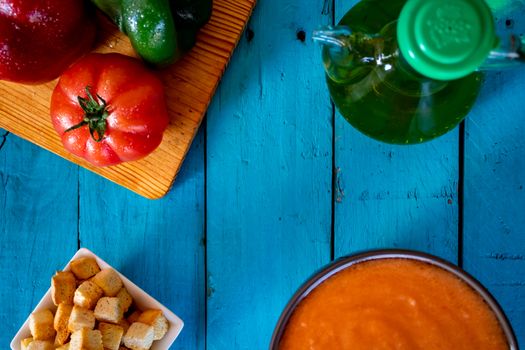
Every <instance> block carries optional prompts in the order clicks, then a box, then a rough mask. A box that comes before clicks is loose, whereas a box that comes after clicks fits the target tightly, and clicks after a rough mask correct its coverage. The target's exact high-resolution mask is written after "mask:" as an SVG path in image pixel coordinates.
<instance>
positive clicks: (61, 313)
mask: <svg viewBox="0 0 525 350" xmlns="http://www.w3.org/2000/svg"><path fill="white" fill-rule="evenodd" d="M71 311H73V305H69V304H65V303H61V304H59V305H58V308H57V312H56V313H55V320H54V323H53V326H54V328H55V331H56V332H57V335H56V337H55V345H64V344H65V342H66V341H67V339H68V338H69V329H68V323H69V316H70V315H71Z"/></svg>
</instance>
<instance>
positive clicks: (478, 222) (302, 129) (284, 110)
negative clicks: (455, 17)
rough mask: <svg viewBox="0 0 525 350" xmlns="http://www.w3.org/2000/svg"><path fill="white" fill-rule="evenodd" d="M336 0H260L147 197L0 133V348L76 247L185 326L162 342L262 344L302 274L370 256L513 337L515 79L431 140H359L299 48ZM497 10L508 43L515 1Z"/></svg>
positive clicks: (307, 50) (498, 81) (524, 130)
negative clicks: (476, 297)
mask: <svg viewBox="0 0 525 350" xmlns="http://www.w3.org/2000/svg"><path fill="white" fill-rule="evenodd" d="M504 2H505V1H500V0H498V1H495V0H493V3H494V4H495V6H500V5H501V4H502V3H504ZM353 3H355V1H352V0H345V1H336V2H332V1H326V2H323V1H321V0H319V1H314V2H308V3H306V2H304V1H302V0H286V1H283V0H261V1H260V3H259V4H258V5H257V6H258V7H257V8H256V10H255V13H254V15H253V18H252V19H251V21H250V23H249V26H248V29H247V31H246V33H245V35H244V37H243V39H242V41H241V43H240V45H239V47H238V49H237V50H236V53H235V55H234V57H233V59H232V62H231V64H230V66H229V68H228V71H227V72H226V75H225V77H224V79H223V81H222V83H221V85H220V87H219V90H218V91H217V94H216V96H215V98H214V101H213V104H212V106H211V107H210V109H209V111H208V115H207V119H206V120H205V123H204V124H203V126H202V127H201V130H200V132H199V134H198V136H197V137H196V139H195V142H194V144H193V147H192V149H191V151H190V153H189V154H188V157H187V159H186V161H185V163H184V166H183V169H182V171H181V173H180V175H179V177H178V179H177V181H176V182H175V185H174V187H173V189H172V190H171V192H170V193H169V194H168V195H167V196H166V197H165V198H163V199H161V200H157V201H150V200H147V199H143V198H141V197H139V196H137V195H135V194H133V193H131V192H129V191H127V190H125V189H123V188H120V187H118V186H117V185H114V184H112V183H110V182H108V181H106V180H104V179H102V178H100V177H98V176H96V175H94V174H92V173H90V172H88V171H86V170H84V169H82V168H79V167H77V166H75V165H73V164H71V163H68V162H67V161H65V160H62V159H60V158H58V157H56V156H54V155H52V154H50V153H48V152H46V151H43V150H41V149H39V148H37V147H36V146H34V145H32V144H30V143H28V142H25V141H23V140H21V139H19V138H17V137H16V136H15V135H12V134H7V133H6V132H4V131H2V130H0V244H1V248H0V280H1V283H0V324H1V328H2V332H0V344H1V345H0V347H1V348H3V349H6V348H7V347H8V343H9V341H10V339H11V337H12V336H13V335H14V334H15V332H16V331H17V329H18V328H19V326H20V325H21V324H22V322H23V321H24V320H25V318H26V317H27V315H28V314H29V313H30V312H31V310H32V308H33V307H34V306H35V305H36V303H37V302H38V300H39V299H40V297H41V296H42V295H43V293H44V292H45V291H46V289H47V288H48V287H49V278H50V276H51V275H52V274H53V272H54V271H55V270H57V269H59V268H61V267H62V266H63V265H64V264H65V263H66V262H67V260H68V259H69V258H70V257H71V256H72V255H73V254H74V252H75V251H76V250H77V248H78V247H80V246H83V247H87V248H89V249H91V250H93V251H94V252H95V253H97V254H98V255H100V256H101V257H102V258H103V259H105V260H106V261H108V262H109V263H110V264H112V265H113V266H115V267H116V268H117V269H119V270H120V271H121V272H123V273H124V274H125V275H127V276H128V277H129V278H130V279H131V280H133V281H134V282H136V283H137V284H138V285H140V286H142V287H143V288H144V289H145V290H146V291H147V292H149V293H150V294H152V295H153V296H154V297H155V298H157V299H158V300H159V301H161V302H162V303H164V304H165V305H166V306H167V307H168V308H170V309H172V310H173V311H174V312H175V313H177V314H178V315H179V316H180V317H181V318H182V319H183V320H184V321H185V323H186V327H185V328H184V330H183V332H182V334H181V336H180V338H179V339H178V340H177V342H176V343H175V345H174V346H173V347H172V348H173V349H186V350H190V349H199V350H201V349H210V350H211V349H221V350H222V349H228V350H231V349H250V350H252V349H264V348H266V347H267V346H268V343H269V340H270V336H271V333H272V330H273V327H274V325H275V323H276V321H277V318H278V316H279V314H280V312H281V310H282V308H283V307H284V305H285V304H286V302H287V301H288V299H289V297H290V296H291V295H292V293H293V292H294V290H295V289H296V288H298V287H299V285H300V284H301V283H302V282H303V281H304V280H305V279H306V278H307V277H308V276H309V275H310V274H312V273H313V272H314V271H315V270H316V269H318V268H320V267H321V266H323V265H325V264H327V263H329V262H330V261H331V260H333V259H334V258H337V257H340V256H343V255H347V254H350V253H353V252H356V251H361V250H366V249H371V248H383V247H396V248H411V249H417V250H421V251H425V252H428V253H432V254H436V255H439V256H441V257H443V258H445V259H447V260H449V261H452V262H454V263H457V264H459V265H460V266H463V267H464V268H465V269H466V270H467V271H468V272H470V273H471V274H473V275H474V276H475V277H476V278H478V279H479V280H480V281H481V282H483V283H484V284H485V285H486V286H487V287H488V289H489V290H490V291H491V292H492V293H493V294H494V295H495V297H496V298H497V299H498V300H499V302H500V303H501V304H502V306H503V308H504V310H505V312H506V313H507V315H508V317H509V318H510V320H511V322H512V324H513V326H514V329H515V332H516V334H517V336H518V339H519V341H520V342H521V344H525V190H524V189H523V187H524V185H525V159H524V155H525V137H524V136H525V118H524V110H523V101H524V100H525V88H524V87H525V84H524V81H525V71H524V70H519V71H512V72H503V73H489V74H487V75H486V84H485V85H484V89H483V91H482V94H481V96H480V99H479V101H478V104H477V105H476V107H475V108H474V110H473V111H472V113H471V114H470V116H469V117H468V120H467V121H466V123H465V124H464V125H462V127H460V128H457V129H456V130H454V131H452V132H451V133H449V134H448V135H446V136H444V137H442V138H440V139H438V140H436V141H433V142H430V143H426V144H422V145H418V146H413V147H400V146H390V145H385V144H381V143H378V142H376V141H373V140H370V139H368V138H366V137H364V136H363V135H361V134H359V133H358V132H357V131H355V130H354V129H353V128H352V127H351V126H350V125H349V124H347V123H346V122H345V121H344V119H343V118H342V117H340V116H339V115H338V114H337V112H335V111H334V108H333V106H332V105H331V103H330V99H329V96H328V93H327V89H326V87H325V83H324V74H323V71H322V67H321V64H320V53H319V48H318V47H316V45H314V44H313V43H312V42H311V40H310V33H311V32H312V30H313V29H315V28H316V27H317V26H318V25H320V24H328V23H332V22H334V21H337V20H338V19H339V18H340V17H341V16H342V15H343V14H344V12H345V10H347V9H348V8H350V6H351V5H352V4H353ZM506 3H509V4H510V3H512V4H514V5H516V3H518V5H522V3H520V1H514V2H511V1H506ZM500 7H501V8H499V9H498V11H499V12H498V13H497V19H498V23H499V25H500V26H503V27H506V28H507V30H509V31H515V32H517V33H522V32H523V31H524V30H525V16H524V14H523V6H521V7H519V8H517V9H515V10H517V11H518V12H517V14H516V12H514V14H513V15H512V16H511V15H510V12H509V11H508V8H503V6H500ZM507 12H509V13H507ZM522 346H525V345H522Z"/></svg>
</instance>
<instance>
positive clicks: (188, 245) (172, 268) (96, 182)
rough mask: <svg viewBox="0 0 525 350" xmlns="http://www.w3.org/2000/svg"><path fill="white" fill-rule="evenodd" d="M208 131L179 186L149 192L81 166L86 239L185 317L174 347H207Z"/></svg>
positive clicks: (194, 150)
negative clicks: (161, 193)
mask: <svg viewBox="0 0 525 350" xmlns="http://www.w3.org/2000/svg"><path fill="white" fill-rule="evenodd" d="M203 142H204V138H203V132H202V131H201V132H200V133H199V134H198V135H197V137H196V139H195V141H194V143H193V146H192V148H191V150H190V152H189V154H188V156H187V158H186V160H185V161H184V164H183V166H182V170H181V173H180V174H179V176H178V178H177V179H176V182H175V184H174V186H173V188H172V190H171V191H170V192H169V193H168V194H167V195H166V196H165V197H164V198H162V199H159V200H155V201H152V200H148V199H145V198H142V197H140V196H138V195H136V194H134V193H132V192H130V191H128V190H126V189H124V188H122V187H119V186H117V185H115V184H113V183H110V182H109V181H107V180H104V179H102V178H101V177H99V176H97V175H94V174H92V173H90V172H87V171H84V170H81V171H80V193H79V195H80V224H79V227H80V243H81V245H82V246H84V247H86V248H88V249H91V250H92V251H93V252H95V253H96V254H97V255H100V257H102V258H103V259H105V260H106V261H107V262H108V263H109V264H111V265H113V266H114V267H115V268H117V269H118V270H119V271H121V272H122V273H123V274H124V275H125V276H127V277H128V278H129V279H130V280H132V281H133V282H135V283H136V284H137V285H138V286H140V287H141V288H143V289H144V290H145V291H146V292H148V293H149V294H150V295H152V296H153V297H154V298H156V299H157V300H158V301H160V302H161V303H162V304H164V305H165V306H166V307H167V308H168V309H170V310H172V311H173V312H174V313H175V314H177V315H178V316H179V317H181V318H182V320H183V321H184V323H185V326H184V329H183V330H182V333H181V335H180V337H179V338H178V339H177V341H176V342H175V343H174V345H173V346H172V347H171V349H184V350H188V349H197V350H198V349H204V339H205V338H204V327H205V286H204V281H205V277H204V276H205V270H204V269H205V260H204V144H203Z"/></svg>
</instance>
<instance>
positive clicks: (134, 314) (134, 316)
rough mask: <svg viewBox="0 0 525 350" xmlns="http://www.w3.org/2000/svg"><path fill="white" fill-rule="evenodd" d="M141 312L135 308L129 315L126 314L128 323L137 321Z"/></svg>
mask: <svg viewBox="0 0 525 350" xmlns="http://www.w3.org/2000/svg"><path fill="white" fill-rule="evenodd" d="M140 314H141V312H140V311H139V310H135V311H133V312H132V313H131V315H129V316H128V322H129V323H130V324H132V323H134V322H137V320H138V319H139V317H140Z"/></svg>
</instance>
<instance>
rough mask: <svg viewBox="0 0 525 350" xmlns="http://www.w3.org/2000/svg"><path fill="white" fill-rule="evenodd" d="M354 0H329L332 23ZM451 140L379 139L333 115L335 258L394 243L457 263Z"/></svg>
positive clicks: (455, 140) (455, 136)
mask: <svg viewBox="0 0 525 350" xmlns="http://www.w3.org/2000/svg"><path fill="white" fill-rule="evenodd" d="M357 2H358V1H357V0H345V1H336V7H335V18H336V21H339V20H340V19H341V17H342V16H343V15H344V14H345V13H346V12H347V11H348V10H349V9H350V8H351V7H352V6H353V5H354V4H356V3H357ZM364 117H366V116H364ZM458 145H459V133H458V130H457V129H456V130H454V131H452V132H451V133H449V134H448V135H446V136H444V137H442V138H441V139H438V140H435V141H432V142H429V143H426V144H421V145H413V146H391V145H387V144H382V143H379V142H377V141H375V140H372V139H369V138H367V137H366V136H364V135H362V134H360V133H359V132H358V131H356V130H355V129H353V128H352V126H351V125H350V124H348V123H347V122H346V121H345V120H344V118H343V117H342V116H341V115H339V113H337V115H336V117H335V166H336V181H335V195H334V197H335V212H334V216H335V222H334V229H335V233H334V235H335V248H334V250H335V255H336V256H342V255H347V254H350V253H352V252H355V251H361V250H367V249H374V248H394V247H395V248H409V249H417V250H421V251H425V252H428V253H432V254H437V255H439V256H442V257H444V258H446V259H448V260H450V261H453V262H455V261H457V256H458V252H457V246H458V245H457V242H458V179H459V177H458V174H459V170H458V164H459V163H458V162H459V160H458V149H459V146H458Z"/></svg>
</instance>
